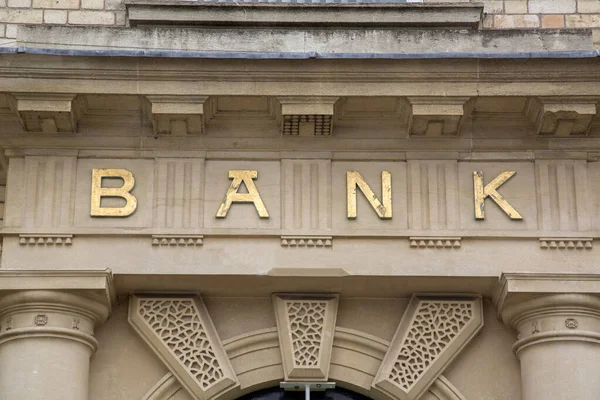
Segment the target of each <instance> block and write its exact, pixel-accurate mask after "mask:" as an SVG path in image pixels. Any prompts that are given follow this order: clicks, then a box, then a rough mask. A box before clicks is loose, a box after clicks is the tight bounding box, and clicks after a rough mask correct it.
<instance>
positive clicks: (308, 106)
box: [277, 96, 338, 136]
mask: <svg viewBox="0 0 600 400" xmlns="http://www.w3.org/2000/svg"><path fill="white" fill-rule="evenodd" d="M277 100H278V101H279V103H280V104H281V115H282V121H281V134H282V135H283V136H330V135H331V132H332V131H333V114H334V105H335V102H336V101H337V100H338V97H323V96H316V97H314V96H312V97H308V96H307V97H301V96H279V97H277Z"/></svg>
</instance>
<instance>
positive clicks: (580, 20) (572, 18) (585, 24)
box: [565, 14, 600, 28]
mask: <svg viewBox="0 0 600 400" xmlns="http://www.w3.org/2000/svg"><path fill="white" fill-rule="evenodd" d="M565 18H566V21H565V25H566V26H567V28H600V14H584V15H567V16H566V17H565Z"/></svg>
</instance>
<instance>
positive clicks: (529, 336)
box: [493, 273, 600, 356]
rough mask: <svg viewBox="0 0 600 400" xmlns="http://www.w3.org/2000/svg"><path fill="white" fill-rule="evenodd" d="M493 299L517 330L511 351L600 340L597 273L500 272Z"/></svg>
mask: <svg viewBox="0 0 600 400" xmlns="http://www.w3.org/2000/svg"><path fill="white" fill-rule="evenodd" d="M493 301H494V304H495V305H496V309H497V312H498V317H499V318H500V319H502V321H503V322H504V323H505V324H506V325H507V326H509V327H511V328H514V329H516V330H517V332H518V334H517V335H518V336H517V339H518V340H517V342H516V343H515V345H514V347H513V350H514V351H515V354H516V355H517V356H519V353H520V352H521V351H522V350H523V349H525V348H527V347H528V346H531V345H534V344H538V343H546V342H549V341H578V340H579V341H585V342H593V343H600V275H596V274H585V275H584V274H520V273H519V274H503V275H502V277H501V278H500V281H499V283H498V285H497V286H496V289H495V290H494V295H493Z"/></svg>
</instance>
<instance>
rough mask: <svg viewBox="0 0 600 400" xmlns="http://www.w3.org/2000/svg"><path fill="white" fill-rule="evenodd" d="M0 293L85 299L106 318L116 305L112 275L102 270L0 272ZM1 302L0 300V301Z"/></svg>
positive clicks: (7, 270)
mask: <svg viewBox="0 0 600 400" xmlns="http://www.w3.org/2000/svg"><path fill="white" fill-rule="evenodd" d="M2 291H6V292H7V293H12V292H16V291H57V292H60V293H62V292H66V293H67V294H68V293H73V294H80V295H83V296H87V297H89V298H91V299H93V300H95V301H96V302H98V303H100V304H103V305H104V307H105V308H106V313H107V314H106V316H104V317H102V318H100V320H101V321H103V320H104V319H106V318H108V316H109V315H110V312H111V310H112V308H113V307H114V306H115V305H116V303H117V294H116V290H115V283H114V278H113V275H112V272H111V271H110V270H109V269H105V270H52V271H48V270H9V269H6V270H0V294H2ZM0 301H1V300H0Z"/></svg>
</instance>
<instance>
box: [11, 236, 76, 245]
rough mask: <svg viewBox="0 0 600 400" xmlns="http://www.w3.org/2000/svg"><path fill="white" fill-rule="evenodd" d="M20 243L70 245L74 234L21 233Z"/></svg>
mask: <svg viewBox="0 0 600 400" xmlns="http://www.w3.org/2000/svg"><path fill="white" fill-rule="evenodd" d="M19 244H20V245H42V246H43V245H45V246H62V245H65V246H70V245H72V244H73V235H25V234H23V235H19Z"/></svg>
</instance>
